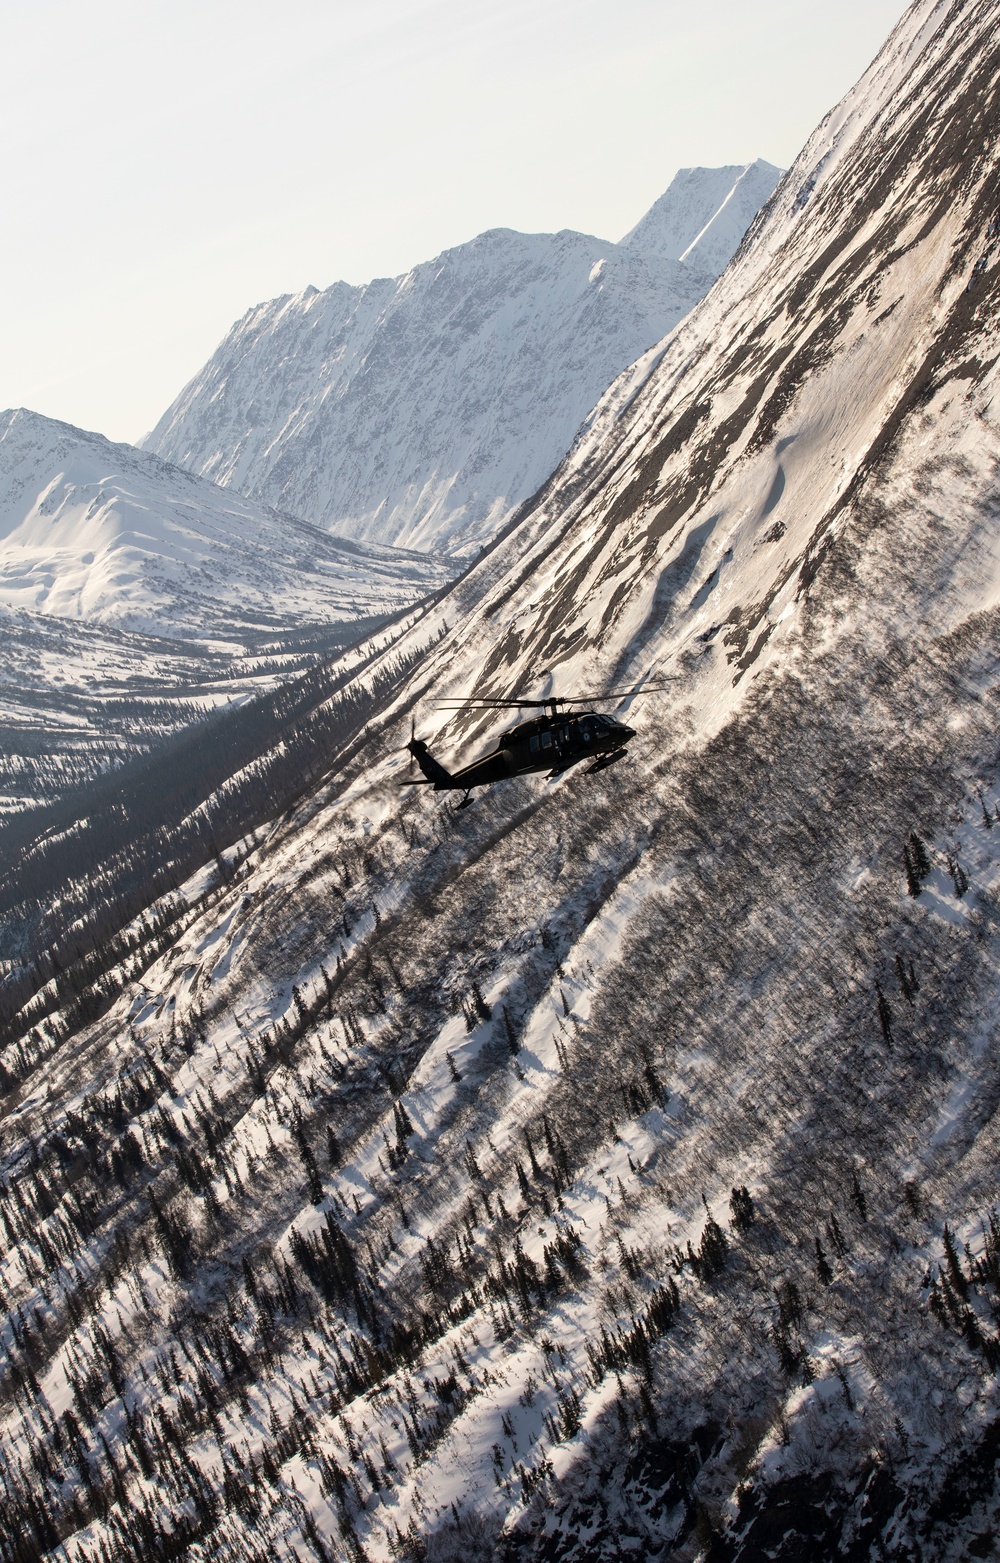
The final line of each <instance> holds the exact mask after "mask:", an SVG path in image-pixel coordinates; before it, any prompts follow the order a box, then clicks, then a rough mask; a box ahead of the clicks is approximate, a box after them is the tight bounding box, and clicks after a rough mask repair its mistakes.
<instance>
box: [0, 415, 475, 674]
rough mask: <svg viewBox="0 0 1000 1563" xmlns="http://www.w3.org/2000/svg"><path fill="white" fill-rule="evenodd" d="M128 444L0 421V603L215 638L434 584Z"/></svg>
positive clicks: (412, 564) (423, 565)
mask: <svg viewBox="0 0 1000 1563" xmlns="http://www.w3.org/2000/svg"><path fill="white" fill-rule="evenodd" d="M447 578H448V576H447V572H446V570H445V569H444V568H443V567H442V566H441V565H439V564H437V563H436V562H435V561H433V560H431V559H428V558H426V557H424V556H420V555H417V556H413V555H406V554H402V553H397V552H395V551H393V550H392V549H385V548H379V547H377V546H359V545H358V544H356V543H352V542H348V541H346V540H343V539H338V538H333V537H330V536H328V535H327V534H326V533H324V532H321V531H319V530H317V529H316V528H315V527H311V526H308V525H306V524H305V523H304V522H301V521H296V520H294V519H292V518H291V517H290V516H287V515H277V514H276V513H275V512H274V511H272V510H269V509H267V508H266V507H264V506H262V505H259V504H256V503H254V502H253V501H252V500H246V499H243V498H241V497H240V495H238V494H233V493H226V492H223V491H222V490H221V489H219V488H217V487H216V486H215V485H214V484H213V483H208V482H206V481H205V480H204V479H203V478H199V477H196V476H195V475H193V474H192V473H189V472H183V471H181V470H180V469H179V468H177V467H171V466H170V465H169V464H168V463H166V462H164V461H161V460H160V459H159V458H158V457H156V456H153V455H150V454H148V453H146V452H140V451H136V450H135V449H134V448H133V447H132V446H130V445H113V444H111V442H110V441H108V440H106V439H104V438H103V437H102V436H101V435H99V434H89V433H86V432H85V431H84V430H82V429H75V428H73V427H71V426H70V425H69V424H64V423H57V422H55V421H54V420H53V419H51V418H43V417H42V416H41V415H40V414H38V413H32V412H26V411H24V410H23V409H22V410H21V411H18V412H6V413H3V414H2V415H0V605H6V606H8V607H14V608H26V609H30V610H32V611H33V612H36V613H45V614H48V615H52V616H54V617H57V618H70V619H78V620H83V621H84V622H86V623H89V624H103V625H110V626H113V627H115V628H116V629H120V630H131V631H134V632H137V633H139V634H145V635H158V636H165V637H167V638H168V639H171V638H172V639H187V640H202V641H206V642H213V641H214V642H219V641H229V642H230V644H231V645H232V646H233V648H234V649H235V648H240V649H242V648H244V647H245V646H246V644H247V641H248V639H250V640H252V639H253V638H254V637H255V636H256V637H259V636H261V635H266V636H272V637H273V635H274V634H275V631H276V630H279V629H287V628H288V627H289V626H298V625H302V624H317V623H329V622H330V621H331V620H348V621H349V620H352V619H358V618H363V617H365V616H368V615H371V614H372V613H376V612H377V613H384V612H392V611H394V610H398V609H400V608H405V607H408V606H409V605H410V604H411V603H412V602H414V601H415V600H416V599H417V598H419V597H423V596H425V595H426V594H427V593H428V592H430V591H433V590H434V589H435V588H436V587H438V586H440V585H442V584H443V583H444V582H445V581H446V580H447Z"/></svg>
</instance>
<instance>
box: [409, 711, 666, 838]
mask: <svg viewBox="0 0 1000 1563" xmlns="http://www.w3.org/2000/svg"><path fill="white" fill-rule="evenodd" d="M662 687H663V686H661V685H652V686H650V685H647V686H646V687H645V688H642V687H640V688H637V689H617V690H612V692H611V693H610V694H608V695H576V696H566V695H552V696H549V697H548V698H547V699H545V700H521V699H516V698H515V699H504V698H500V697H497V698H494V697H492V696H489V695H487V696H483V697H481V698H478V699H477V698H475V697H471V698H470V699H468V700H456V701H454V702H445V701H442V702H441V705H442V707H443V709H445V710H450V711H497V710H501V711H502V710H505V709H506V710H510V709H514V710H523V709H526V708H533V709H536V710H540V711H542V712H544V713H545V714H544V715H541V716H534V717H530V718H529V719H528V721H526V722H518V724H517V726H516V727H512V728H510V729H509V730H508V731H507V732H505V733H501V734H500V736H499V738H498V739H497V746H496V748H495V749H494V750H493V751H492V752H491V753H490V754H487V755H484V756H483V758H482V759H481V760H474V761H473V763H472V764H471V765H463V766H462V768H461V770H458V771H446V770H445V768H444V766H443V765H442V764H441V763H440V761H438V760H435V758H434V756H433V755H432V754H431V752H430V750H429V749H428V747H427V745H426V743H425V742H424V741H423V739H422V738H417V737H416V736H415V728H414V727H413V726H411V728H410V741H409V743H408V744H407V746H406V747H407V749H408V750H409V752H410V754H411V755H412V757H413V759H414V760H416V762H417V764H418V765H419V767H420V769H421V771H422V772H423V776H422V777H415V776H412V775H411V776H410V777H408V778H407V779H406V780H404V781H401V782H400V783H399V785H400V786H401V787H411V786H412V787H433V788H434V791H435V792H452V791H457V792H464V793H465V797H464V798H463V799H462V801H461V803H460V804H459V805H458V806H459V808H460V809H466V808H468V806H469V804H470V803H471V802H472V789H473V787H488V786H489V785H490V784H491V783H492V782H498V781H505V780H506V779H507V777H508V776H530V775H532V774H534V773H537V772H539V771H545V772H546V773H547V774H548V776H550V777H552V776H561V775H562V773H563V772H564V771H568V770H569V768H570V766H572V765H579V764H580V762H581V761H583V760H590V761H591V762H592V763H591V764H590V765H588V766H587V769H586V771H585V772H584V774H585V775H587V776H592V775H593V774H594V772H595V771H603V770H605V769H606V768H607V767H608V766H609V765H616V764H617V763H618V761H619V760H623V759H624V758H625V754H626V745H627V744H628V742H629V740H630V739H632V738H634V737H635V728H634V727H626V726H625V723H624V722H618V721H616V720H615V718H614V717H612V716H605V715H603V714H602V713H601V712H598V711H566V712H561V711H560V709H559V708H560V706H588V705H594V704H597V705H600V704H601V703H602V702H603V701H606V700H623V699H626V698H628V697H630V696H634V695H640V694H643V695H645V694H652V693H653V692H654V690H656V689H659V688H662ZM410 769H411V772H412V769H413V763H412V760H411V763H410Z"/></svg>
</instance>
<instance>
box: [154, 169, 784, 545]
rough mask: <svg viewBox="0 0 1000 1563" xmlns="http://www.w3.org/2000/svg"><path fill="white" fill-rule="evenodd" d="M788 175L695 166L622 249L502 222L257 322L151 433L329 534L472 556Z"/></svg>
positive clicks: (246, 322)
mask: <svg viewBox="0 0 1000 1563" xmlns="http://www.w3.org/2000/svg"><path fill="white" fill-rule="evenodd" d="M778 175H779V170H778V169H776V168H773V167H772V166H771V165H770V164H769V163H764V162H757V163H753V164H750V165H748V166H747V167H745V168H741V167H731V168H714V169H706V168H698V169H682V170H681V172H680V173H679V174H678V175H677V177H676V178H675V179H674V181H673V183H672V184H671V186H670V188H669V189H668V190H667V192H666V193H665V194H664V195H663V196H661V198H660V199H659V201H657V203H656V205H655V206H654V207H653V209H652V210H651V211H650V212H649V213H648V214H647V215H646V217H645V218H644V219H643V220H642V222H640V223H639V224H638V226H637V227H636V228H634V229H633V230H632V232H631V233H630V234H628V235H627V236H626V238H625V239H623V240H622V242H621V244H609V243H607V242H606V241H605V240H602V239H595V238H591V237H589V236H587V235H585V234H580V233H572V232H562V233H557V234H521V233H513V232H511V231H510V230H508V229H496V230H494V231H492V232H490V233H484V234H480V235H479V237H478V238H476V239H473V240H472V242H471V243H469V244H463V245H460V246H459V247H458V248H457V249H453V250H446V251H445V253H444V254H443V255H438V256H437V257H436V258H435V259H434V260H432V261H427V262H426V263H425V264H424V265H422V266H417V267H415V268H414V270H413V271H411V272H408V273H407V274H406V276H403V277H395V278H382V279H379V280H377V281H375V282H372V283H369V284H368V285H367V286H366V287H360V288H358V287H350V286H348V284H347V283H343V282H338V283H335V284H334V286H333V287H331V288H327V289H326V290H325V291H324V292H322V293H320V292H318V291H317V290H316V289H315V288H307V289H306V291H305V292H304V293H301V294H298V295H296V296H295V297H284V298H279V299H273V300H271V302H270V303H267V304H262V305H260V306H258V307H257V308H256V309H252V310H250V311H249V313H248V314H246V315H245V316H244V317H243V319H242V320H240V321H238V322H237V324H236V325H235V326H234V327H233V329H232V331H231V332H230V333H229V335H228V336H227V337H226V339H225V341H224V342H223V343H222V344H221V346H220V347H219V349H218V351H217V352H216V353H215V354H214V356H213V357H212V358H211V359H210V361H209V362H208V364H206V366H205V368H204V369H203V370H202V371H201V373H200V374H199V375H197V376H196V377H195V379H194V380H192V381H191V383H190V385H188V386H186V387H185V389H184V390H183V391H182V392H181V394H180V396H179V397H178V398H177V400H176V402H174V404H173V406H172V407H170V408H169V409H168V410H167V412H166V413H164V415H163V417H162V418H161V420H160V422H159V423H158V424H157V426H156V428H155V429H154V430H153V432H152V433H151V434H150V435H149V436H148V437H147V439H146V440H145V441H144V444H145V445H146V446H147V447H148V448H149V449H151V450H155V451H157V452H158V453H159V454H160V455H161V456H165V457H166V458H167V459H168V460H169V461H173V462H176V463H177V464H178V465H180V466H182V467H187V468H190V469H191V470H192V471H194V472H199V473H202V474H204V476H206V477H209V478H212V479H213V480H214V481H215V482H216V483H222V484H224V485H225V486H226V487H227V488H235V489H238V490H239V491H240V492H241V493H244V494H250V495H252V496H253V497H254V498H256V499H259V500H262V501H264V502H265V503H267V504H272V505H277V506H278V507H279V508H282V509H287V510H290V511H292V512H293V514H295V515H301V516H305V517H307V518H308V520H310V521H312V522H314V523H315V524H316V525H318V526H323V527H326V528H328V529H329V530H331V531H335V532H339V533H343V534H346V535H349V536H352V537H357V538H371V539H377V540H378V541H380V542H383V543H393V544H402V545H405V546H406V547H410V548H425V549H432V550H433V549H446V550H450V551H452V552H457V553H465V554H471V553H474V552H475V551H476V550H477V549H478V547H479V546H480V545H481V544H482V543H483V542H485V541H486V540H488V539H489V538H491V537H492V536H493V535H494V534H495V533H496V532H497V530H498V529H499V527H500V526H501V524H502V523H503V522H504V520H506V518H507V517H508V516H509V515H510V513H511V511H512V510H513V509H514V507H515V506H516V505H517V504H518V503H519V502H520V501H522V500H524V499H526V498H527V496H528V495H530V494H532V493H534V491H535V490H536V489H537V487H538V485H539V484H540V483H541V482H543V481H544V479H545V478H547V477H548V475H549V474H550V472H551V471H552V469H553V468H554V467H555V465H556V464H557V462H558V461H559V460H560V459H561V458H562V456H563V455H564V454H565V452H566V451H567V450H568V449H569V447H570V445H571V443H572V441H573V437H574V435H575V434H576V431H577V429H578V428H579V426H580V422H581V420H582V419H583V417H584V415H585V414H586V413H587V412H588V411H589V410H590V408H591V407H592V406H593V405H594V403H595V402H596V400H597V398H598V397H599V396H600V395H601V393H602V392H603V391H604V390H605V388H606V387H607V386H608V385H609V384H610V383H611V381H612V380H613V379H614V378H615V376H616V375H617V374H618V373H619V372H620V371H621V370H622V369H624V368H625V366H626V365H627V364H630V363H632V361H633V360H634V359H636V358H637V357H638V356H639V354H640V353H642V352H644V351H645V350H646V349H647V348H648V347H650V346H651V344H652V343H654V342H656V341H659V339H660V338H661V337H662V336H663V335H664V334H665V333H666V332H667V331H668V330H670V328H671V327H672V326H674V325H676V323H677V321H678V320H680V319H681V317H682V316H683V315H685V314H686V313H687V312H688V310H689V309H690V308H691V307H692V305H693V304H695V303H697V301H698V300H699V299H700V298H701V297H702V296H703V295H704V293H705V292H706V291H707V289H708V288H709V286H710V285H711V283H712V281H713V279H714V278H715V277H716V276H718V274H719V273H720V272H721V271H722V269H723V268H724V266H725V265H726V262H727V261H728V259H729V257H730V256H731V254H732V253H733V251H734V250H735V248H736V246H737V245H738V244H739V241H740V239H741V237H742V235H743V233H744V232H745V230H746V228H747V227H748V225H749V223H750V222H751V220H752V218H753V216H754V215H755V213H756V211H757V209H758V207H760V205H761V204H762V203H763V202H764V201H765V200H766V199H767V197H768V196H769V195H770V194H771V191H772V190H773V189H774V186H775V183H776V181H777V179H778Z"/></svg>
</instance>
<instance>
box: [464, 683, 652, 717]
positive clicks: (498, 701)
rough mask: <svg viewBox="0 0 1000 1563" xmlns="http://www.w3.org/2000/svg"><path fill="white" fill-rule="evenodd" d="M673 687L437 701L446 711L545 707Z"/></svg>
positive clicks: (648, 686) (645, 687)
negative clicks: (518, 697)
mask: <svg viewBox="0 0 1000 1563" xmlns="http://www.w3.org/2000/svg"><path fill="white" fill-rule="evenodd" d="M669 687H670V686H669V685H668V684H640V685H638V686H636V688H634V689H611V690H609V691H608V693H607V694H604V695H549V697H548V698H547V699H545V700H528V699H525V700H520V699H517V698H508V697H506V696H501V695H496V696H491V695H479V696H471V697H470V698H469V699H468V700H463V699H461V698H460V697H457V696H456V698H455V699H454V700H438V701H435V704H436V705H437V706H439V707H440V708H441V709H442V710H446V711H494V710H505V709H509V708H514V709H539V710H544V709H545V707H546V706H581V705H594V704H595V703H598V704H599V703H600V702H601V701H606V700H625V699H634V698H635V697H636V696H637V695H653V694H658V693H660V692H661V691H663V690H665V689H668V688H669Z"/></svg>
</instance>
